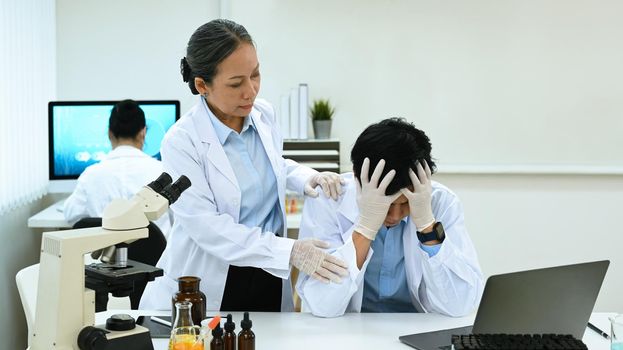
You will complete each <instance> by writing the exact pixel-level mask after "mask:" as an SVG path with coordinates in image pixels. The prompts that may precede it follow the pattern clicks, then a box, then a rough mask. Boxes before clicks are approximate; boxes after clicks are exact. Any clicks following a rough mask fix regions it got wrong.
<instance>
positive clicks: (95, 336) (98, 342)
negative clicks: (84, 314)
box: [78, 326, 107, 350]
mask: <svg viewBox="0 0 623 350" xmlns="http://www.w3.org/2000/svg"><path fill="white" fill-rule="evenodd" d="M106 333H107V332H106V331H105V330H103V329H100V328H97V327H93V326H87V327H84V328H82V330H81V331H80V333H79V334H78V348H79V349H80V350H100V349H104V348H105V347H106Z"/></svg>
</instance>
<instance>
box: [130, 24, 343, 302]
mask: <svg viewBox="0 0 623 350" xmlns="http://www.w3.org/2000/svg"><path fill="white" fill-rule="evenodd" d="M181 73H182V78H183V80H184V82H188V86H189V88H190V91H191V92H192V93H193V94H194V95H199V98H198V101H197V104H196V105H195V106H194V107H193V108H192V109H191V110H190V111H188V112H187V113H186V114H185V115H184V116H183V117H182V118H181V119H180V120H179V121H178V122H177V123H176V124H175V125H174V126H173V127H172V128H171V129H169V131H168V132H167V134H166V136H165V139H164V141H163V145H162V160H163V164H164V168H165V171H166V172H168V173H169V174H171V176H172V177H173V178H177V177H179V176H180V175H186V176H187V177H188V178H189V179H190V181H191V183H192V185H191V186H190V188H189V189H188V190H186V191H185V192H184V193H183V194H182V195H181V196H180V198H179V200H178V201H177V202H175V203H174V204H173V205H172V206H171V208H172V210H173V213H174V217H175V222H174V225H173V228H172V230H171V235H170V237H169V241H168V243H167V247H166V249H165V251H164V253H163V254H162V257H161V259H160V261H159V262H158V264H157V266H158V267H160V268H162V269H163V270H164V272H165V273H164V276H163V277H160V278H157V279H156V280H154V281H153V282H150V283H148V285H147V288H146V289H145V292H144V294H143V297H142V299H141V306H140V307H141V308H142V309H159V310H165V309H170V308H171V296H172V295H173V294H174V293H175V292H176V291H177V290H178V284H177V282H176V280H177V278H179V277H181V276H189V275H190V276H197V277H200V278H201V282H200V289H201V291H202V292H203V293H204V294H205V295H206V298H207V309H208V310H213V311H216V310H227V311H280V310H283V311H289V310H292V309H293V307H294V305H293V301H292V287H291V284H290V282H289V280H288V279H289V275H290V267H291V266H295V267H297V268H299V269H300V270H301V271H304V272H306V273H307V274H309V275H310V276H312V277H313V278H316V279H318V280H319V281H321V283H328V281H329V280H333V281H338V280H339V279H340V276H344V275H346V264H345V263H344V262H343V261H341V260H339V259H337V258H334V257H332V256H331V255H329V254H327V253H326V252H325V251H324V250H323V248H325V247H327V246H328V245H327V244H326V243H325V242H321V241H317V240H305V241H300V240H294V239H289V238H286V232H287V231H286V216H285V210H284V209H285V208H284V204H285V191H286V188H288V189H289V190H291V191H295V192H297V193H299V194H301V195H302V194H303V193H304V194H306V195H308V196H311V197H316V196H318V193H317V192H316V190H315V188H316V186H320V187H321V188H322V190H323V191H324V193H325V195H327V196H330V197H332V198H333V200H335V199H337V198H338V196H339V194H340V192H341V181H342V180H341V178H340V176H339V175H338V174H334V173H328V172H323V173H319V172H317V171H315V170H312V169H310V168H308V167H305V166H302V165H300V164H298V163H296V162H294V161H292V160H285V159H284V158H283V157H282V148H283V140H282V137H281V134H280V132H279V128H278V126H277V124H276V122H275V113H274V111H273V108H272V106H271V105H270V104H269V103H268V102H266V101H264V100H261V99H259V98H257V95H258V91H259V89H260V65H259V62H258V58H257V53H256V49H255V46H254V43H253V40H252V39H251V36H250V35H249V33H248V32H247V30H246V29H245V28H244V27H243V26H241V25H239V24H237V23H235V22H232V21H230V20H225V19H217V20H213V21H211V22H208V23H207V24H204V25H202V26H201V27H199V28H198V29H197V30H196V31H195V32H194V33H193V34H192V36H191V38H190V40H189V42H188V46H187V50H186V57H184V58H183V59H182V62H181Z"/></svg>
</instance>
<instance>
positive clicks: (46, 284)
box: [29, 173, 190, 350]
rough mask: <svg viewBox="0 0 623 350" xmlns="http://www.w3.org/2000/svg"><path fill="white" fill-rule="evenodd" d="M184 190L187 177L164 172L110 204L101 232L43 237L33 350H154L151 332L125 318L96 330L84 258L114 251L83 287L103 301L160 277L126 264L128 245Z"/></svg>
mask: <svg viewBox="0 0 623 350" xmlns="http://www.w3.org/2000/svg"><path fill="white" fill-rule="evenodd" d="M188 187H190V181H189V180H188V178H187V177H185V176H181V177H180V178H179V179H178V180H177V181H176V182H175V183H172V179H171V177H170V176H169V175H168V174H167V173H163V174H162V175H161V176H160V177H158V179H157V180H155V181H154V182H152V183H150V184H149V185H147V186H145V187H143V188H142V189H141V190H140V191H139V192H138V193H137V194H136V195H135V196H134V197H133V198H132V199H130V200H126V199H115V200H113V201H112V202H111V203H110V204H109V205H108V206H107V207H106V208H105V209H104V213H103V215H102V226H101V227H93V228H84V229H77V230H65V231H55V232H45V233H44V234H43V238H42V241H41V259H40V266H39V285H38V290H37V309H36V313H35V329H34V332H32V334H29V344H30V349H31V350H50V349H55V350H87V349H88V350H112V349H137V350H153V344H152V342H151V337H150V334H149V331H148V330H147V329H146V328H144V327H142V326H138V325H135V323H134V320H133V319H132V318H131V317H129V316H127V315H114V316H113V317H111V318H109V319H108V320H107V322H106V326H105V327H104V326H98V327H94V324H95V311H96V307H95V305H96V291H94V290H93V289H90V288H88V287H85V265H84V255H85V254H87V253H91V252H95V251H98V250H100V249H103V250H104V257H110V256H109V255H107V254H108V253H110V252H111V251H113V249H111V248H110V247H111V246H116V247H117V248H116V249H114V252H115V257H116V258H115V261H114V263H103V264H92V265H90V266H88V267H87V269H86V275H87V278H86V279H87V280H89V281H90V282H89V283H87V286H89V285H90V286H91V287H92V286H97V288H96V289H99V291H98V293H99V292H102V291H106V293H105V294H106V298H107V295H108V292H107V290H113V291H114V289H116V288H119V289H128V288H129V289H130V290H131V286H132V283H133V281H145V280H153V279H154V278H156V277H157V276H161V275H162V270H161V269H157V268H154V267H152V266H149V265H145V264H140V263H138V262H134V261H132V260H127V259H124V256H125V257H126V258H127V244H129V243H131V242H133V241H135V240H138V239H141V238H146V237H147V236H148V229H147V226H148V225H149V220H156V219H157V218H159V217H160V216H161V215H162V214H164V213H165V212H166V211H167V209H168V207H169V205H171V204H173V202H175V201H176V200H177V199H178V198H179V196H180V194H181V193H182V192H183V191H184V190H186V189H187V188H188ZM102 260H103V261H107V259H105V258H103V259H102ZM102 288H104V289H102Z"/></svg>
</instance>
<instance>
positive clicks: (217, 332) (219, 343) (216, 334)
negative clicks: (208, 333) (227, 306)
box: [210, 323, 225, 350]
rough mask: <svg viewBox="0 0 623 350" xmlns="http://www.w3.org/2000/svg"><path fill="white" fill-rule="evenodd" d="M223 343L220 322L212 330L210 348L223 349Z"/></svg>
mask: <svg viewBox="0 0 623 350" xmlns="http://www.w3.org/2000/svg"><path fill="white" fill-rule="evenodd" d="M224 349H225V344H224V342H223V328H221V324H220V323H219V324H217V325H216V327H214V329H213V330H212V341H210V350H224Z"/></svg>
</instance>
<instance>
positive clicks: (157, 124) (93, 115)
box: [48, 100, 180, 192]
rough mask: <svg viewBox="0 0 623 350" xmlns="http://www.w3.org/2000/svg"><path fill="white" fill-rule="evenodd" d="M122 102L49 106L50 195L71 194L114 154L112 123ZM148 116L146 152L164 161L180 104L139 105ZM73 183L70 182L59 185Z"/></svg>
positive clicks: (87, 102) (178, 116)
mask: <svg viewBox="0 0 623 350" xmlns="http://www.w3.org/2000/svg"><path fill="white" fill-rule="evenodd" d="M117 102H118V101H53V102H50V103H49V104H48V135H49V147H48V156H49V179H50V180H51V181H50V188H49V190H50V192H71V191H72V190H73V187H74V186H75V181H71V180H75V179H77V178H78V176H80V174H82V172H83V171H84V169H86V167H88V166H89V165H92V164H95V163H97V162H99V161H100V160H101V159H102V158H103V157H104V156H105V155H106V154H107V153H108V152H110V150H111V149H112V147H111V145H110V140H108V119H109V118H110V111H111V109H112V107H113V106H114V105H115V103H117ZM136 102H137V103H138V104H139V106H140V107H141V109H142V110H143V111H144V112H145V122H146V124H147V133H146V135H145V145H144V146H143V151H144V152H145V153H147V154H149V155H150V156H152V157H154V158H156V159H160V144H161V142H162V139H163V137H164V134H165V133H166V131H167V130H168V129H169V128H170V127H171V126H172V125H173V124H174V123H175V121H177V120H178V119H179V118H180V102H179V101H173V100H169V101H164V100H163V101H136ZM59 180H70V181H59Z"/></svg>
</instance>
